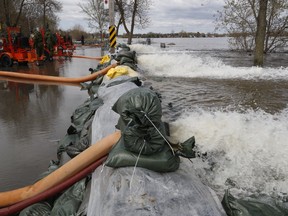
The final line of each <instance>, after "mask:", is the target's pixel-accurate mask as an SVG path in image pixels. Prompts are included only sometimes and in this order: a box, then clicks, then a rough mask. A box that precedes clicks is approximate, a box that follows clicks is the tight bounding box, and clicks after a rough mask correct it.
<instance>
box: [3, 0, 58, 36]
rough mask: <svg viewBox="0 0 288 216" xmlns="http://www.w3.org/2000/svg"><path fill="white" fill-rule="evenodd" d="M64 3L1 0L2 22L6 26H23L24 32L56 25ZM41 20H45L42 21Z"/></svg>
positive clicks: (36, 0)
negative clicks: (47, 25)
mask: <svg viewBox="0 0 288 216" xmlns="http://www.w3.org/2000/svg"><path fill="white" fill-rule="evenodd" d="M61 9H62V4H61V3H60V2H59V1H57V0H0V22H1V23H5V24H6V26H21V30H22V33H24V34H27V33H29V32H30V31H31V30H32V29H33V28H34V27H36V26H39V23H42V25H41V26H43V27H45V26H46V24H47V23H49V26H50V27H56V25H57V22H58V17H57V15H56V14H55V13H56V12H59V11H61ZM41 20H42V21H43V22H41Z"/></svg>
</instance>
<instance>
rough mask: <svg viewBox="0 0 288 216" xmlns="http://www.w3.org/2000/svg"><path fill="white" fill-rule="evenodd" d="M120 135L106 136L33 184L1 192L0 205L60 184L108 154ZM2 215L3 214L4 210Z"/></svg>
mask: <svg viewBox="0 0 288 216" xmlns="http://www.w3.org/2000/svg"><path fill="white" fill-rule="evenodd" d="M120 137H121V132H120V131H116V132H114V133H112V134H110V135H108V136H106V137H104V138H103V139H101V140H99V141H98V142H96V143H95V144H93V145H91V146H90V147H89V148H87V149H86V150H85V151H83V152H82V153H80V154H79V155H77V156H76V157H74V158H73V159H71V160H70V161H68V162H67V163H65V164H64V165H62V166H61V167H59V168H58V169H57V170H55V171H54V172H52V173H51V174H49V175H47V176H46V177H44V178H43V179H41V180H39V181H37V182H36V183H34V184H33V185H29V186H26V187H22V188H19V189H15V190H11V191H5V192H0V207H5V206H10V205H13V204H15V203H18V202H21V201H23V200H27V199H29V198H31V197H34V196H36V195H38V194H40V193H42V192H44V191H46V190H48V189H50V188H52V187H55V186H56V185H59V184H60V183H62V182H64V181H66V180H67V179H70V178H71V177H73V176H74V175H76V174H77V173H78V172H80V171H81V170H83V169H84V168H86V167H87V166H89V165H90V164H92V163H93V162H95V161H97V160H99V159H100V158H102V157H104V156H106V155H107V154H108V153H109V151H110V150H111V148H112V146H113V145H114V144H116V143H117V142H118V140H119V139H120ZM4 212H5V210H4ZM0 215H1V216H2V212H1V214H0Z"/></svg>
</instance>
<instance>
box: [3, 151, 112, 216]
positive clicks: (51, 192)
mask: <svg viewBox="0 0 288 216" xmlns="http://www.w3.org/2000/svg"><path fill="white" fill-rule="evenodd" d="M106 158H107V156H105V157H102V158H101V159H99V160H97V161H95V162H94V163H92V164H91V165H89V166H88V167H86V168H85V169H83V170H82V171H80V172H78V173H77V174H76V175H74V176H72V177H71V178H69V179H67V180H65V181H64V182H62V183H60V184H58V185H56V186H55V187H52V188H50V189H48V190H46V191H44V192H42V193H40V194H38V195H36V196H34V197H31V198H28V199H26V200H23V201H21V202H18V203H16V204H13V205H11V206H8V207H4V208H1V209H0V216H9V215H12V214H15V213H17V212H20V211H21V210H23V209H24V208H26V207H28V206H30V205H32V204H34V203H38V202H40V201H43V200H46V199H48V198H50V197H53V196H55V195H57V194H59V193H60V192H62V191H63V190H65V189H67V188H69V187H70V186H72V185H73V184H75V183H76V182H78V181H80V180H81V179H83V178H85V177H86V176H87V175H89V174H90V173H92V172H93V171H94V170H95V169H96V168H97V167H98V166H100V165H101V164H102V163H103V162H104V161H105V160H106Z"/></svg>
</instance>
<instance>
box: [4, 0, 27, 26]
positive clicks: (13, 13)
mask: <svg viewBox="0 0 288 216" xmlns="http://www.w3.org/2000/svg"><path fill="white" fill-rule="evenodd" d="M24 3H25V0H12V1H11V0H0V12H1V15H0V19H1V20H3V21H4V23H5V24H6V26H17V25H18V23H19V19H20V16H21V13H22V10H23V6H24Z"/></svg>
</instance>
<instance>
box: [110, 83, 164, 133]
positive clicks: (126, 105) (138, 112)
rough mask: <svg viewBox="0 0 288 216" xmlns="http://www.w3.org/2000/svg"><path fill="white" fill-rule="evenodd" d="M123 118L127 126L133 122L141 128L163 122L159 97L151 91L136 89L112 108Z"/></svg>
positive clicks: (125, 95)
mask: <svg viewBox="0 0 288 216" xmlns="http://www.w3.org/2000/svg"><path fill="white" fill-rule="evenodd" d="M112 110H113V111H115V112H116V113H118V114H119V115H120V116H121V119H122V120H123V121H124V123H125V124H126V125H128V123H129V122H130V120H132V121H133V122H134V123H135V124H138V125H141V126H148V127H150V126H151V123H150V121H149V120H148V119H147V118H146V117H145V114H146V115H147V116H148V117H149V118H150V119H151V121H152V122H156V123H157V122H161V117H162V107H161V102H160V100H159V98H158V96H157V95H156V94H155V93H154V92H153V91H152V90H150V89H147V88H135V89H131V90H130V91H128V92H126V93H125V94H124V95H122V96H121V97H120V98H119V99H118V100H117V102H116V103H115V104H114V106H113V107H112Z"/></svg>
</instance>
